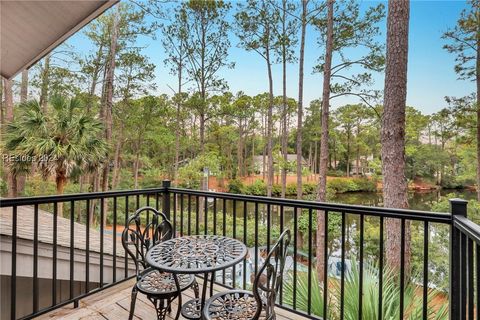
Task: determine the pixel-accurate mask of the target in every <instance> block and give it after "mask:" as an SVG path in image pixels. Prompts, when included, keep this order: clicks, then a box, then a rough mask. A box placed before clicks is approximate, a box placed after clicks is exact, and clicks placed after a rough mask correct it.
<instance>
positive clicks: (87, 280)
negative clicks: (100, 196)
mask: <svg viewBox="0 0 480 320" xmlns="http://www.w3.org/2000/svg"><path fill="white" fill-rule="evenodd" d="M86 209H87V220H86V221H85V224H86V230H85V247H86V248H85V250H86V253H85V293H87V292H89V291H90V215H93V213H92V212H90V200H89V199H87V203H86Z"/></svg>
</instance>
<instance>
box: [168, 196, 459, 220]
mask: <svg viewBox="0 0 480 320" xmlns="http://www.w3.org/2000/svg"><path fill="white" fill-rule="evenodd" d="M168 190H169V191H170V192H174V193H181V194H190V195H194V196H206V197H211V198H220V199H229V200H241V201H247V202H257V203H264V204H272V205H283V206H286V207H294V208H305V209H313V210H327V211H333V212H346V213H357V214H365V215H371V216H382V217H387V218H405V219H409V220H421V221H430V222H438V223H447V224H450V223H451V221H452V216H451V214H450V213H444V212H430V211H420V210H408V209H394V208H384V207H369V206H360V205H349V204H337V203H329V202H316V201H307V200H297V199H282V198H269V197H265V196H252V195H243V194H234V193H225V192H212V191H199V190H191V189H182V188H169V189H168Z"/></svg>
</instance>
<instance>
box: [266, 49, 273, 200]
mask: <svg viewBox="0 0 480 320" xmlns="http://www.w3.org/2000/svg"><path fill="white" fill-rule="evenodd" d="M266 57H267V69H268V98H269V99H268V100H269V101H268V112H267V160H268V163H267V170H268V172H267V197H271V196H272V189H273V172H274V168H273V141H272V140H273V132H272V131H273V76H272V65H271V62H270V51H269V49H268V48H267V52H266Z"/></svg>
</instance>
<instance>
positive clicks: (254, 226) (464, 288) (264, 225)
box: [0, 181, 480, 319]
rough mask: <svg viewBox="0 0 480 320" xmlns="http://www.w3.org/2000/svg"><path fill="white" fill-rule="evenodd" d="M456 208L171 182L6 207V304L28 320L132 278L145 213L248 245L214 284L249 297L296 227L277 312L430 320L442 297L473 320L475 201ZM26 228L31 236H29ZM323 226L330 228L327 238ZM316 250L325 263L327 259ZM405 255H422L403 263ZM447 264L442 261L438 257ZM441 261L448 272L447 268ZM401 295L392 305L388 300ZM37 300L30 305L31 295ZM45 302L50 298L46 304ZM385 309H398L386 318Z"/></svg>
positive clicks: (180, 228) (5, 203)
mask: <svg viewBox="0 0 480 320" xmlns="http://www.w3.org/2000/svg"><path fill="white" fill-rule="evenodd" d="M451 204H452V210H451V211H452V212H451V213H435V212H425V211H414V210H400V209H389V208H377V207H365V206H353V205H341V204H332V203H319V202H312V201H301V200H292V199H279V198H267V197H261V196H246V195H239V194H229V193H217V192H206V191H197V190H187V189H179V188H171V187H170V183H169V182H168V181H165V182H164V184H163V185H162V187H161V188H157V189H145V190H131V191H112V192H99V193H86V194H73V195H62V196H45V197H31V198H16V199H2V201H1V202H0V206H1V207H2V215H10V214H11V219H10V220H11V229H9V232H3V231H2V242H5V243H8V242H9V241H11V244H10V245H9V246H7V247H8V249H9V252H10V258H9V260H10V266H9V267H10V268H9V269H10V270H9V271H10V272H9V281H10V285H9V288H10V289H9V292H7V293H6V295H5V293H4V292H2V293H3V294H2V296H3V297H6V298H7V299H4V298H2V300H5V301H2V318H3V317H4V316H5V317H6V318H7V317H10V318H11V319H18V318H30V317H33V316H36V315H40V314H42V313H45V312H48V311H50V310H53V309H55V308H58V307H61V306H64V305H66V304H70V303H73V304H74V305H78V301H79V299H81V298H83V297H85V296H87V295H89V294H92V293H95V292H98V291H99V290H102V289H105V288H107V287H110V286H112V285H115V284H117V283H119V282H121V281H124V280H126V279H130V278H131V276H132V275H133V274H134V270H133V269H131V267H132V265H131V262H129V261H128V258H127V256H126V254H125V253H124V252H123V248H122V247H121V245H119V243H120V236H119V235H118V232H117V230H119V231H121V228H122V227H123V226H124V224H125V223H126V219H127V217H128V216H129V215H130V214H132V213H133V212H134V211H135V210H136V209H137V208H139V207H142V206H145V205H150V206H153V207H156V208H157V209H161V210H162V211H163V212H164V213H165V214H166V215H167V216H168V217H169V219H170V220H171V222H172V225H173V227H174V229H175V230H176V235H177V236H179V235H190V234H221V235H226V236H230V237H234V238H237V239H239V240H241V241H243V242H244V243H246V244H247V246H248V247H249V256H248V257H247V258H246V259H245V260H244V261H243V262H242V263H240V264H238V265H236V266H233V267H232V268H230V269H229V270H225V271H223V272H220V273H219V274H218V275H217V277H216V282H217V284H219V285H223V286H226V287H233V288H235V287H237V288H238V287H240V288H244V289H250V288H251V281H250V279H251V275H252V274H255V273H256V272H257V270H258V269H259V266H260V265H261V263H262V259H263V256H264V253H265V252H268V250H269V248H270V245H271V244H272V243H273V242H274V241H275V240H276V237H278V235H279V234H280V233H281V232H282V231H283V230H284V229H286V228H289V229H290V230H291V232H292V235H293V238H292V248H291V252H290V257H291V258H290V260H289V265H288V268H287V277H286V279H285V280H284V282H283V284H282V287H281V290H280V295H279V300H278V304H279V306H280V307H282V308H285V309H288V310H289V311H292V312H296V313H298V314H300V315H303V316H306V317H309V318H323V319H327V318H340V319H342V318H345V317H346V316H347V315H350V317H352V312H353V313H354V315H353V318H359V319H362V317H363V318H369V319H370V318H372V314H375V316H374V318H378V319H383V318H384V316H385V315H386V312H391V310H394V311H395V310H396V311H395V312H397V314H396V315H398V317H399V318H400V319H402V318H403V317H404V316H408V315H412V312H415V314H416V315H417V318H423V319H427V318H429V317H430V316H429V315H430V314H431V313H432V310H433V312H440V309H441V308H442V306H441V305H438V301H437V302H435V301H432V299H431V293H432V292H437V293H439V297H440V298H439V299H440V302H442V304H444V305H446V303H448V301H450V311H449V313H450V318H451V319H465V318H466V317H468V319H473V314H474V313H475V314H476V307H477V306H478V305H480V299H479V296H480V294H479V289H480V280H479V279H480V277H479V276H478V275H480V263H479V260H480V258H479V257H480V255H479V254H478V253H480V251H478V250H480V242H479V241H480V227H479V226H478V225H476V224H475V223H473V222H472V221H470V220H468V219H467V218H466V206H467V204H466V201H464V200H459V199H454V200H451ZM319 217H320V219H318V218H319ZM29 221H31V222H32V224H33V227H31V228H29V227H26V226H25V224H28V223H29ZM317 221H318V222H323V225H324V227H323V229H322V230H320V231H317ZM45 224H50V226H45ZM395 224H396V226H397V230H400V232H399V234H398V242H399V248H400V252H396V253H395V252H393V251H389V250H390V248H388V247H387V246H385V245H384V240H385V239H386V234H387V232H388V230H387V229H388V228H390V227H389V226H392V225H395ZM42 230H43V231H42ZM45 230H47V231H48V230H51V232H52V236H51V238H48V237H47V239H45V235H44V234H43V233H42V232H45ZM110 230H111V232H110ZM317 235H319V237H317ZM80 240H81V241H80ZM25 241H26V242H27V243H31V245H32V246H33V248H32V254H31V261H32V268H31V273H30V274H29V276H28V277H26V276H25V271H24V270H23V269H25V266H24V265H22V266H19V265H18V263H17V258H18V257H19V255H20V254H25V253H24V252H22V253H20V252H18V250H17V249H18V248H19V245H20V242H21V243H22V245H23V243H24V242H25ZM40 246H42V248H43V249H45V248H47V249H49V250H50V251H51V255H50V257H49V258H50V259H51V261H52V262H51V264H50V267H51V272H50V275H51V276H50V277H49V278H47V279H45V278H42V277H44V274H45V272H43V273H42V275H41V274H40V270H39V260H40V259H39V247H40ZM45 246H46V247H45ZM317 248H322V250H320V251H319V252H326V253H327V254H325V255H321V256H320V257H321V260H319V261H317V259H316V252H317ZM63 249H66V250H67V251H66V252H67V253H65V251H64V250H63ZM22 250H23V249H22ZM408 250H410V251H412V250H413V251H414V252H410V254H405V252H406V251H408ZM3 251H5V246H4V249H3ZM60 253H61V254H62V256H64V258H61V257H60V256H59V254H60ZM2 254H3V253H2ZM438 254H443V255H444V256H445V257H444V258H443V259H433V257H434V256H435V255H438ZM448 254H450V260H447V259H446V257H447V255H448ZM391 255H397V258H398V261H399V263H400V264H399V265H400V266H401V267H400V269H399V270H395V272H392V270H390V269H389V267H388V263H387V260H392V259H391V258H392V256H391ZM405 257H411V259H409V261H406V259H405ZM62 259H63V260H62ZM44 260H45V259H42V261H44ZM22 261H25V259H23V260H22ZM320 261H321V263H320ZM445 261H447V262H445ZM444 262H445V263H446V266H444V265H439V264H441V263H444ZM42 263H44V262H42ZM322 264H323V268H322V267H321V265H322ZM405 264H408V265H409V267H407V268H406V267H405ZM319 265H320V266H319ZM445 269H446V271H445ZM21 270H23V271H21ZM65 270H68V274H65ZM475 270H476V274H477V276H476V277H475V272H474V271H475ZM20 271H21V272H20ZM445 272H446V274H444V273H445ZM2 274H3V275H5V272H3V271H2ZM392 274H393V276H392ZM439 274H441V275H440V276H439ZM79 276H81V277H82V279H81V280H79ZM59 277H60V278H61V279H60V278H59ZM26 278H28V279H27V280H26ZM30 279H31V281H30ZM448 279H449V280H448ZM18 281H23V282H25V281H30V282H31V289H32V290H30V291H28V290H27V291H26V292H23V291H22V292H21V291H20V290H25V284H22V286H19V285H18ZM40 281H42V290H43V288H44V286H43V284H44V283H45V281H47V282H49V283H50V284H49V286H50V289H51V290H50V294H45V293H42V295H40V293H39V291H40V286H41V283H40ZM62 281H67V282H68V289H69V290H68V292H67V293H65V290H62V291H61V293H60V290H58V288H60V286H61V285H62V283H61V282H62ZM448 281H450V282H448ZM386 282H389V283H388V285H389V286H388V287H387V284H386ZM390 282H391V283H390ZM444 282H446V283H447V284H446V285H445V283H444ZM392 283H393V285H392ZM372 284H373V287H375V288H376V289H375V290H376V291H375V292H374V296H372V293H371V292H370V291H372V290H373V289H372ZM392 286H393V287H394V288H395V290H396V291H395V294H396V295H397V299H396V300H394V301H393V300H388V299H389V298H391V295H392ZM20 287H21V288H22V289H20ZM386 288H387V289H388V290H387V289H386ZM28 292H31V293H32V297H31V299H30V298H29V299H25V297H24V295H25V294H27V293H28ZM42 292H43V291H42ZM412 292H413V293H412ZM412 294H413V295H414V297H415V299H411V298H412V296H411V295H412ZM7 296H8V297H7ZM45 296H50V298H49V300H48V301H47V300H46V299H45ZM367 299H369V300H370V301H366V300H367ZM475 299H477V300H475ZM372 300H374V301H372ZM413 300H414V302H412V301H413ZM437 300H438V299H437ZM26 301H28V303H26ZM367 302H368V303H367ZM443 302H445V303H443ZM386 303H395V304H396V307H395V308H386V307H385V304H386ZM372 306H373V307H372ZM5 308H6V309H5ZM372 309H375V310H373V311H374V312H373V313H372ZM386 309H388V311H387V310H386ZM372 319H373V318H372Z"/></svg>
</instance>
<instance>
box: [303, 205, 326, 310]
mask: <svg viewBox="0 0 480 320" xmlns="http://www.w3.org/2000/svg"><path fill="white" fill-rule="evenodd" d="M312 224H313V211H312V209H308V275H307V276H308V290H307V304H308V306H307V312H308V314H311V313H312V262H313V252H312V246H313V244H312V229H313V226H312ZM325 312H326V310H325ZM325 312H324V313H325ZM323 318H324V319H326V318H325V316H324V317H323Z"/></svg>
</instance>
